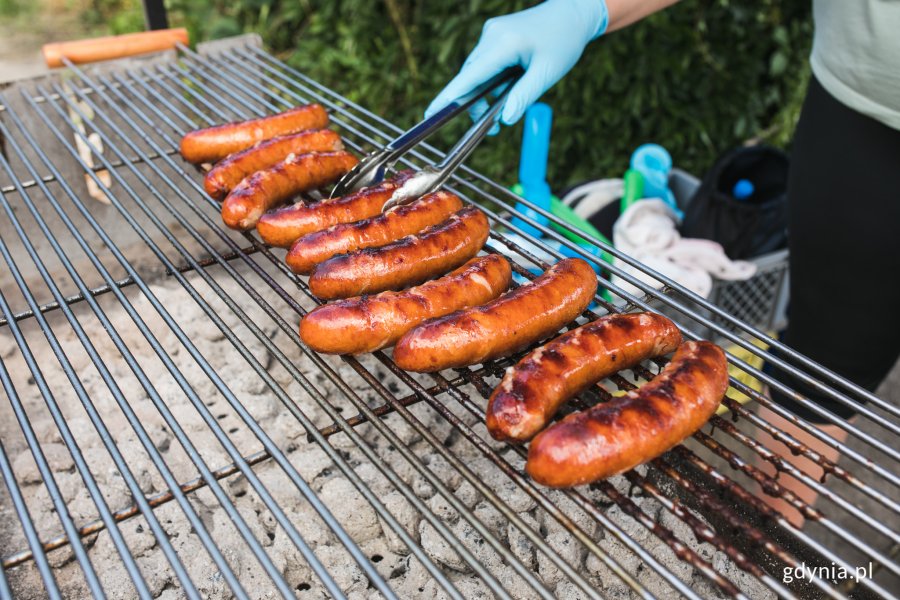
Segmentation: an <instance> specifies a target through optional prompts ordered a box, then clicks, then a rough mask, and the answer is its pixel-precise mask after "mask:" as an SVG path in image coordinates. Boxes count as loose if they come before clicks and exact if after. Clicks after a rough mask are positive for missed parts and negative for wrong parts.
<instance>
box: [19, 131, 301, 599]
mask: <svg viewBox="0 0 900 600" xmlns="http://www.w3.org/2000/svg"><path fill="white" fill-rule="evenodd" d="M4 131H5V128H4ZM7 139H10V137H9V136H7ZM17 150H18V149H17ZM20 157H21V158H23V159H24V155H21V154H20ZM44 192H45V195H46V197H47V198H48V200H50V201H51V203H54V204H55V201H54V200H53V198H52V196H50V195H49V190H44ZM25 199H26V201H27V203H28V207H29V210H31V212H32V214H33V215H35V216H36V217H37V218H38V219H40V217H39V214H38V213H37V210H36V208H35V206H34V204H33V202H32V201H31V200H30V199H29V198H27V196H25ZM54 207H55V208H57V213H58V214H60V216H61V217H62V218H63V220H64V222H65V223H66V225H67V226H68V227H69V230H70V232H71V233H72V234H73V235H74V236H76V239H77V240H78V241H79V243H80V244H81V245H82V250H84V251H85V254H86V255H88V256H89V257H91V255H92V254H93V253H92V252H91V250H90V248H89V247H88V246H87V244H86V242H84V240H83V238H81V236H80V233H79V232H78V231H77V229H76V228H75V227H74V225H73V224H72V223H71V221H69V219H68V218H67V217H65V216H63V213H62V212H61V211H60V210H59V209H58V206H54ZM38 222H39V223H41V221H40V220H39V221H38ZM42 229H44V231H45V232H46V225H45V224H43V226H42ZM48 239H50V240H51V241H52V242H54V249H55V250H56V252H57V254H58V255H59V256H60V258H61V259H62V260H63V261H64V264H65V265H66V266H67V268H68V270H69V273H70V276H71V277H72V279H73V281H75V282H76V284H78V285H79V286H80V287H82V288H84V286H85V284H84V282H83V280H82V279H81V277H80V275H79V274H78V273H77V272H76V271H75V270H74V269H73V268H71V264H70V263H68V261H67V260H66V258H65V256H64V253H63V252H62V250H61V249H60V248H59V247H58V244H56V243H55V238H54V237H53V236H50V237H49V238H48ZM92 262H94V261H92ZM94 266H95V267H97V263H96V262H94ZM100 270H101V269H100V268H98V271H100ZM101 273H102V271H101ZM107 275H108V273H107ZM119 299H120V301H122V302H123V303H127V302H128V301H127V299H125V298H124V296H121V297H120V298H119ZM91 307H92V308H93V309H94V312H95V314H96V315H97V317H98V318H99V319H100V321H101V323H103V324H104V328H105V329H106V331H108V332H110V335H111V338H112V339H113V342H114V343H115V344H116V347H117V349H118V350H119V351H120V352H121V353H122V355H123V357H124V358H125V359H126V361H127V362H128V363H129V366H130V367H131V368H132V371H133V372H134V373H135V375H136V376H137V378H138V379H139V381H140V382H141V384H142V387H143V388H144V390H145V391H146V392H147V393H148V396H149V398H150V399H151V401H152V402H153V403H154V405H155V406H156V408H157V409H158V410H159V411H160V413H161V415H162V416H163V418H164V419H165V421H166V424H167V425H169V427H170V428H171V430H172V431H173V434H174V435H175V437H176V439H177V440H178V441H179V443H180V444H181V445H182V447H183V448H184V450H185V452H186V454H187V455H188V456H189V457H190V458H191V460H192V462H194V464H195V466H197V468H198V470H199V471H200V472H201V474H203V476H204V477H206V478H207V479H211V475H210V473H209V468H208V466H206V464H205V463H204V462H203V460H202V459H201V458H200V453H199V452H198V451H197V450H196V448H194V447H193V445H192V444H191V443H190V441H189V438H188V436H187V435H186V434H185V432H184V431H183V429H182V428H181V426H180V425H179V424H178V422H177V421H176V420H175V419H174V417H173V415H172V413H171V412H170V411H169V409H168V407H167V406H166V404H165V402H163V400H162V398H161V397H160V396H159V394H158V393H157V391H156V389H155V388H154V387H153V385H152V384H151V383H150V381H149V379H148V378H147V376H146V374H145V373H144V372H143V369H141V368H140V366H139V364H138V362H137V361H136V360H135V358H134V356H133V355H132V354H131V351H130V349H128V347H127V346H126V345H125V344H124V342H123V340H122V339H121V337H120V336H119V335H118V332H117V331H116V330H115V328H114V327H113V326H112V324H111V323H110V322H109V321H108V319H107V318H106V315H105V314H104V313H103V311H102V309H100V308H99V306H98V305H97V304H96V303H94V302H91ZM73 325H74V323H73ZM157 345H158V344H157ZM87 348H88V347H87V346H86V349H87ZM89 351H90V350H89ZM159 351H160V352H162V350H161V348H160V349H159ZM95 366H96V367H97V368H98V370H99V371H100V372H101V374H102V375H104V379H105V381H106V382H107V383H108V384H109V382H110V381H112V379H111V376H110V375H109V372H108V370H106V367H105V366H104V365H103V363H102V361H101V360H99V356H98V357H97V360H95ZM106 378H110V379H109V380H107V379H106ZM111 391H112V392H113V394H114V397H115V398H116V401H117V403H118V404H119V406H120V408H121V409H122V410H123V411H124V412H125V414H126V416H127V417H128V418H129V421H130V422H131V424H132V426H134V425H135V424H136V423H137V424H139V420H138V419H137V417H136V415H134V413H133V411H132V410H131V408H130V405H129V404H128V402H127V400H125V399H124V398H123V397H122V396H121V391H120V390H118V388H117V386H116V385H115V383H114V381H113V388H111ZM136 433H138V436H139V438H141V440H142V442H143V443H144V447H145V449H146V450H147V451H148V453H149V454H150V456H151V458H155V459H156V460H154V464H155V465H156V466H157V468H159V469H160V474H161V475H162V476H163V478H164V480H165V481H166V483H167V485H169V486H170V489H171V490H173V493H175V494H176V497H177V499H178V500H179V504H180V505H181V507H182V509H183V510H184V512H185V515H186V516H187V518H188V521H189V522H190V523H191V525H192V527H194V528H195V533H196V534H197V535H198V537H199V538H200V540H201V542H202V543H203V545H204V547H205V549H206V550H207V551H208V552H209V553H210V556H211V558H212V559H213V560H214V562H216V564H217V566H218V567H219V569H220V571H221V572H222V573H223V576H224V577H225V578H226V581H228V582H229V585H230V586H231V585H232V584H233V585H234V586H236V588H237V589H235V590H234V591H235V593H236V594H237V595H238V596H240V597H247V594H246V591H244V590H243V589H242V587H241V586H240V583H239V582H238V581H237V578H236V576H235V575H234V573H233V571H232V570H231V568H230V566H229V565H228V563H227V562H226V561H225V559H224V557H223V556H222V554H221V552H220V551H219V548H218V547H217V546H216V544H215V543H214V542H213V541H212V538H211V536H210V535H209V533H208V532H207V530H206V528H205V526H204V525H203V523H202V521H201V520H200V519H199V516H198V515H197V514H196V513H195V511H194V510H193V508H192V507H191V505H190V504H189V503H188V502H187V499H186V497H185V496H184V495H183V494H181V493H180V491H176V490H177V489H178V488H177V481H176V480H175V478H174V476H173V475H172V474H171V472H170V471H169V469H168V467H167V466H166V464H165V461H164V460H163V459H162V457H161V456H159V454H158V452H157V451H156V449H155V447H154V446H153V443H152V441H150V439H149V437H148V436H147V435H146V432H143V429H142V428H141V429H140V430H138V429H136ZM107 435H108V434H107ZM160 467H161V468H160ZM122 473H123V477H125V476H126V473H127V470H126V471H123V472H122ZM212 490H213V493H214V495H216V496H217V498H218V499H219V500H220V502H222V500H223V499H224V500H225V502H224V503H223V508H224V509H225V510H226V512H227V513H228V514H229V518H231V519H232V521H233V522H234V523H235V525H236V527H238V529H239V531H242V533H243V534H244V535H245V536H247V535H249V528H248V527H247V525H246V523H245V522H244V520H243V518H242V517H241V516H240V514H239V513H237V511H236V510H235V509H234V507H233V506H231V504H230V502H228V501H227V497H226V496H225V494H224V490H222V489H221V487H218V488H217V486H212ZM132 494H133V496H134V498H135V500H136V501H137V502H139V503H141V504H144V501H143V494H142V492H140V490H139V489H138V490H137V492H136V493H135V492H132ZM142 512H143V513H144V514H145V515H147V519H148V522H149V523H150V524H151V527H152V526H153V522H154V521H155V517H154V516H153V513H152V509H151V508H150V507H149V506H146V507H145V509H144V508H143V507H142ZM162 535H163V536H164V537H166V536H165V532H162ZM245 539H247V538H246V537H245ZM252 541H255V540H254V538H252V535H250V537H249V540H248V543H251V549H252ZM257 546H258V544H257ZM163 547H164V548H165V546H163ZM261 551H262V550H261V547H258V548H257V552H261ZM167 554H168V553H167ZM173 566H174V567H175V568H176V573H178V571H177V569H179V568H181V570H182V571H183V568H182V567H180V562H179V561H178V560H177V559H176V561H175V563H174V565H173ZM276 575H277V577H278V578H280V575H278V574H277V572H276ZM185 580H186V581H187V584H186V590H187V591H188V592H189V593H192V594H194V595H196V594H197V592H196V589H193V583H191V582H190V579H189V578H187V577H186V575H185ZM276 583H277V581H276ZM282 587H285V588H286V585H285V586H282ZM192 589H193V591H192V592H191V590H192ZM233 589H234V588H233ZM287 589H288V590H289V588H287ZM288 593H290V592H289V591H288ZM197 597H199V596H197Z"/></svg>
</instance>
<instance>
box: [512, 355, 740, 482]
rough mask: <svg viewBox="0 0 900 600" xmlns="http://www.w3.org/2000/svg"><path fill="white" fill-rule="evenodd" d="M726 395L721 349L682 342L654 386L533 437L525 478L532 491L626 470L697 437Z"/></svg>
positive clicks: (570, 418) (637, 391)
mask: <svg viewBox="0 0 900 600" xmlns="http://www.w3.org/2000/svg"><path fill="white" fill-rule="evenodd" d="M727 389H728V364H727V363H726V361H725V353H724V352H723V351H722V349H721V348H719V347H718V346H716V345H715V344H713V343H710V342H686V343H685V344H683V345H682V346H681V347H680V348H679V349H678V351H677V352H676V353H675V356H674V358H672V361H671V362H670V363H669V364H668V365H666V368H665V369H663V370H662V372H661V373H660V374H659V375H657V376H656V377H655V378H654V379H653V381H651V382H649V383H646V384H644V385H643V386H641V387H640V388H638V389H637V390H634V391H632V392H629V393H628V394H626V395H625V396H623V397H621V398H615V399H613V400H610V401H609V402H604V403H602V404H598V405H596V406H594V407H593V408H591V409H588V410H585V411H581V412H577V413H574V414H571V415H569V416H567V417H566V418H564V419H563V420H562V421H560V422H559V423H556V424H554V425H551V426H550V427H548V428H547V429H545V430H544V431H542V432H541V433H539V434H538V435H537V436H536V437H535V438H534V440H532V442H531V447H530V448H529V449H528V462H527V463H526V465H525V470H526V471H528V474H529V475H531V477H533V478H534V480H535V481H537V482H538V483H541V484H543V485H546V486H549V487H555V488H563V487H571V486H575V485H581V484H585V483H590V482H592V481H597V480H599V479H604V478H606V477H610V476H612V475H616V474H618V473H622V472H624V471H627V470H629V469H632V468H634V467H636V466H637V465H639V464H641V463H644V462H647V461H648V460H652V459H654V458H656V457H657V456H659V455H660V454H662V453H663V452H665V451H666V450H669V449H670V448H672V447H673V446H676V445H677V444H679V443H681V442H682V441H683V440H684V439H685V438H687V437H688V436H689V435H691V434H692V433H694V432H695V431H697V430H698V429H700V427H702V426H703V424H704V423H706V421H707V420H709V418H710V417H711V416H712V415H713V413H715V412H716V408H717V407H718V406H719V403H720V402H721V401H722V396H724V395H725V390H727Z"/></svg>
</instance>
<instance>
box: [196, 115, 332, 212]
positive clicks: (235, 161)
mask: <svg viewBox="0 0 900 600" xmlns="http://www.w3.org/2000/svg"><path fill="white" fill-rule="evenodd" d="M343 149H344V144H343V143H342V142H341V136H339V135H338V134H336V133H335V132H333V131H331V130H330V129H318V130H315V131H302V132H300V133H294V134H291V135H282V136H279V137H276V138H272V139H271V140H265V141H263V142H260V143H258V144H256V145H255V146H253V147H251V148H247V149H246V150H241V151H240V152H235V153H234V154H230V155H228V156H226V157H225V158H223V159H222V160H220V161H219V162H217V163H216V166H214V167H213V168H212V169H210V170H209V173H207V174H206V177H205V178H204V179H203V187H204V188H206V193H207V194H209V195H210V196H211V197H213V198H215V199H216V200H221V199H222V198H224V197H225V196H226V195H227V194H228V192H230V191H231V190H232V189H233V188H234V186H236V185H237V184H239V183H240V182H241V180H242V179H244V178H245V177H247V176H248V175H252V174H254V173H256V172H257V171H261V170H263V169H268V168H269V167H274V166H275V165H277V164H278V163H280V162H281V161H283V160H284V159H285V158H287V157H288V156H289V155H291V154H294V155H299V154H306V153H307V152H334V151H336V150H343Z"/></svg>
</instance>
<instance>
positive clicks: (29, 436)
mask: <svg viewBox="0 0 900 600" xmlns="http://www.w3.org/2000/svg"><path fill="white" fill-rule="evenodd" d="M0 309H2V311H3V312H7V313H8V312H9V305H8V304H7V303H6V298H5V295H4V294H3V292H2V291H0ZM12 331H13V337H14V338H15V340H16V344H18V345H19V347H20V348H22V352H23V357H24V358H25V360H26V363H27V364H28V368H29V369H30V370H31V372H32V373H34V374H35V378H34V381H35V384H36V385H37V386H38V389H39V390H40V392H41V394H49V389H47V385H46V383H45V382H44V378H43V377H42V376H41V375H40V373H39V372H36V371H37V369H36V363H35V360H34V356H32V354H31V352H30V351H28V350H27V348H23V345H24V344H25V338H24V337H23V336H22V333H21V332H20V331H19V329H18V328H17V327H16V328H15V329H13V330H12ZM0 383H2V385H3V389H4V391H5V392H6V394H7V396H8V398H9V401H10V404H11V405H12V408H13V412H14V413H15V415H16V420H17V421H18V422H19V428H20V429H21V430H22V434H23V435H24V436H25V441H26V443H27V444H28V449H29V450H30V451H31V455H32V456H33V457H34V461H35V463H36V464H37V468H38V472H39V473H40V474H41V481H43V482H44V485H45V486H46V487H47V492H48V494H49V495H50V501H51V502H52V503H53V507H54V509H55V510H56V512H57V516H58V517H59V520H60V521H61V522H62V526H63V531H65V532H66V535H67V536H68V538H69V543H70V544H71V546H72V550H73V552H74V554H75V559H76V560H77V561H78V564H79V565H80V566H81V568H82V570H83V572H84V577H85V581H86V583H87V585H88V588H89V589H90V590H91V593H92V594H94V595H95V596H96V597H98V598H105V597H106V595H105V593H104V592H103V588H102V587H101V585H100V580H99V579H98V577H97V572H96V570H95V569H94V566H93V563H92V562H91V560H90V558H89V557H88V555H87V551H86V550H85V548H84V545H82V543H81V540H80V539H79V538H78V532H77V530H76V529H75V523H74V522H73V521H72V517H71V516H70V515H69V511H68V510H67V509H66V503H65V500H64V499H63V497H62V493H61V492H60V490H59V486H58V485H57V483H56V479H55V478H54V477H53V472H52V471H51V470H50V466H49V464H48V463H47V457H46V456H44V452H43V450H42V449H41V446H40V443H39V442H38V440H37V436H36V435H35V433H34V429H33V428H32V427H31V423H30V421H29V420H28V415H27V414H26V412H25V409H24V407H23V406H22V402H21V400H20V399H19V396H18V393H17V392H16V390H15V388H14V387H13V384H12V380H11V379H10V376H9V372H8V371H7V369H6V365H5V364H4V363H3V361H2V360H0ZM45 397H46V396H45ZM7 485H8V486H10V485H12V486H15V485H18V484H17V483H16V480H15V479H14V478H13V479H10V480H9V481H8V482H7Z"/></svg>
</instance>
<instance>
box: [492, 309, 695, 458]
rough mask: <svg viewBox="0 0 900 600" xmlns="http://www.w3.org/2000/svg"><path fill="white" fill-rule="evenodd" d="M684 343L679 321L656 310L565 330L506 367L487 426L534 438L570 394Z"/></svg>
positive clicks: (512, 436)
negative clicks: (568, 330) (676, 323)
mask: <svg viewBox="0 0 900 600" xmlns="http://www.w3.org/2000/svg"><path fill="white" fill-rule="evenodd" d="M680 343H681V332H679V331H678V328H677V327H676V326H675V324H674V323H672V321H670V320H669V319H667V318H665V317H664V316H662V315H657V314H653V313H641V314H628V315H607V316H605V317H601V318H599V319H597V320H596V321H594V322H593V323H588V324H587V325H583V326H581V327H579V328H577V329H573V330H572V331H570V332H568V333H564V334H563V335H561V336H559V337H558V338H556V339H554V340H552V341H550V342H548V343H547V344H545V345H543V346H541V347H540V348H537V349H535V350H534V351H532V352H531V353H529V354H528V355H526V356H525V357H524V358H523V359H522V360H520V361H519V362H518V363H517V364H516V366H515V367H512V368H510V369H508V370H507V371H506V374H505V375H504V377H503V381H501V382H500V385H499V386H497V389H495V390H494V393H493V394H491V398H490V400H489V402H488V408H487V429H488V432H490V434H491V435H492V436H493V437H494V439H497V440H519V441H524V440H528V439H531V437H533V436H534V435H535V434H536V433H538V432H539V431H540V430H541V429H543V428H544V427H545V426H546V425H547V423H548V422H549V421H550V419H551V418H552V417H553V415H554V414H555V413H556V411H557V410H558V409H559V407H560V406H562V404H563V403H564V402H566V401H567V400H568V399H569V398H571V397H572V396H575V395H576V394H578V393H579V392H581V391H583V390H584V389H586V388H588V387H589V386H591V385H593V384H595V383H597V382H598V381H600V380H601V379H603V378H604V377H609V376H610V375H612V374H613V373H615V372H616V371H619V370H620V369H628V368H631V367H633V366H634V365H636V364H638V363H639V362H641V361H642V360H646V359H648V358H652V357H654V356H660V355H663V354H668V353H669V352H674V351H675V349H676V348H677V347H678V345H679V344H680Z"/></svg>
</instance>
